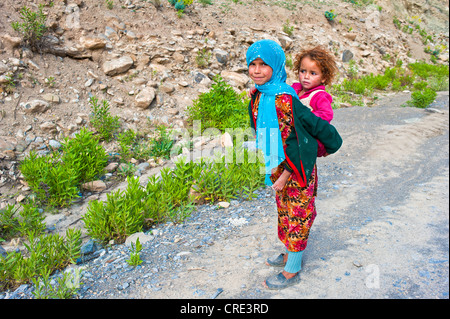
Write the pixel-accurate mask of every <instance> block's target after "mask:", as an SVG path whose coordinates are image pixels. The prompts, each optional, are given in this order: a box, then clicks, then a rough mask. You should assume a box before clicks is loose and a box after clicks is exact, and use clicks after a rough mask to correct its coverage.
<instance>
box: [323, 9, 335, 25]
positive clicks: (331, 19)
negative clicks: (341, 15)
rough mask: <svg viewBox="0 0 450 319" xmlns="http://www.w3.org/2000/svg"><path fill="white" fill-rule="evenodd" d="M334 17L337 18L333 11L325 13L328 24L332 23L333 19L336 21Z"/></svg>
mask: <svg viewBox="0 0 450 319" xmlns="http://www.w3.org/2000/svg"><path fill="white" fill-rule="evenodd" d="M336 17H337V14H335V13H334V10H330V11H325V18H326V19H327V20H328V21H329V22H334V19H336Z"/></svg>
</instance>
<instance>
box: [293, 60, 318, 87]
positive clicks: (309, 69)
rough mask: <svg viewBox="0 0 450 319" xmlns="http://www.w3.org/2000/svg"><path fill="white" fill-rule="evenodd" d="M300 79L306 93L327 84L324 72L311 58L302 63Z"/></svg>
mask: <svg viewBox="0 0 450 319" xmlns="http://www.w3.org/2000/svg"><path fill="white" fill-rule="evenodd" d="M298 79H299V81H300V83H301V85H302V87H303V89H304V90H305V91H307V90H310V89H313V88H315V87H316V86H319V85H322V84H323V83H325V79H324V78H323V74H322V71H321V70H320V68H319V66H318V65H317V63H316V62H315V61H313V60H311V59H310V58H309V57H304V58H303V59H302V62H301V63H300V71H299V73H298Z"/></svg>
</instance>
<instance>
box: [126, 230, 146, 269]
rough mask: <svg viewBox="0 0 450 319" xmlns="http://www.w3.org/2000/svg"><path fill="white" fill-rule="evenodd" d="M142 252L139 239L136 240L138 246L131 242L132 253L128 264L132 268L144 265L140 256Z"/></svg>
mask: <svg viewBox="0 0 450 319" xmlns="http://www.w3.org/2000/svg"><path fill="white" fill-rule="evenodd" d="M141 250H142V245H141V242H140V241H139V237H138V238H136V244H135V243H133V242H131V253H130V259H127V260H126V262H127V263H128V264H129V265H130V266H134V267H136V266H139V265H140V264H142V259H141V256H140V255H139V253H140V251H141Z"/></svg>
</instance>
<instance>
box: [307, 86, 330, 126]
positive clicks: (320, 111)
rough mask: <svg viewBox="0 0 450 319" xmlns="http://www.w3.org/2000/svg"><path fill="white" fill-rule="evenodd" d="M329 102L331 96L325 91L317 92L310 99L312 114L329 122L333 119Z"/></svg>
mask: <svg viewBox="0 0 450 319" xmlns="http://www.w3.org/2000/svg"><path fill="white" fill-rule="evenodd" d="M331 102H333V98H332V97H331V95H330V94H328V93H327V92H319V93H317V94H316V95H314V96H313V98H312V99H311V107H312V109H313V111H312V112H313V113H314V115H316V116H318V117H320V118H321V119H323V120H325V121H327V122H328V123H330V122H331V120H332V119H333V109H332V108H331Z"/></svg>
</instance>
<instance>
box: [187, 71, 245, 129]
mask: <svg viewBox="0 0 450 319" xmlns="http://www.w3.org/2000/svg"><path fill="white" fill-rule="evenodd" d="M213 82H214V83H213V84H212V87H211V90H210V91H209V92H206V93H201V94H200V95H199V96H198V98H197V99H195V100H194V101H193V105H192V106H189V107H188V123H190V124H192V123H193V122H194V121H200V122H201V131H202V132H203V131H204V130H205V129H207V128H218V129H219V130H221V131H222V132H224V131H225V129H227V128H238V127H239V128H241V127H243V128H245V127H247V126H248V125H249V124H248V111H247V105H248V100H247V99H246V96H245V95H239V94H237V93H236V91H235V90H234V89H233V88H232V87H231V86H230V85H229V84H228V83H226V82H225V81H224V80H223V78H222V77H221V76H220V75H217V76H215V77H214V79H213Z"/></svg>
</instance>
